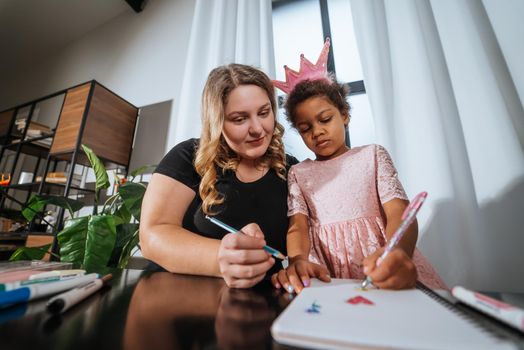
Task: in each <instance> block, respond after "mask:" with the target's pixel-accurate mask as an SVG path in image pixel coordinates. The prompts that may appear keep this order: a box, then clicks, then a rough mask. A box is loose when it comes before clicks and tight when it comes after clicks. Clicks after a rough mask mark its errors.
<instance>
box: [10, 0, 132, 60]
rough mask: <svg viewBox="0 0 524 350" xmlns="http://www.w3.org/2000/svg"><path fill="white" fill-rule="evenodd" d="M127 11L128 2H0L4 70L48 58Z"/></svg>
mask: <svg viewBox="0 0 524 350" xmlns="http://www.w3.org/2000/svg"><path fill="white" fill-rule="evenodd" d="M125 11H133V10H132V9H131V7H129V5H128V4H127V3H126V2H125V1H124V0H0V51H1V52H2V54H1V55H0V68H2V69H12V67H13V65H14V64H16V62H20V61H25V60H27V59H34V58H37V59H38V58H43V57H45V56H48V55H50V54H52V53H53V52H54V51H55V50H57V49H60V48H61V47H63V46H65V45H67V44H69V43H71V42H73V41H75V40H77V39H78V38H80V37H82V36H83V35H85V34H86V33H88V32H90V31H91V30H93V29H95V28H97V27H99V26H101V25H102V24H104V23H106V22H107V21H109V20H110V19H112V18H114V17H116V16H118V15H120V14H121V13H123V12H125Z"/></svg>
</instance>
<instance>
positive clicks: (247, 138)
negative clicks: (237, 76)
mask: <svg viewBox="0 0 524 350" xmlns="http://www.w3.org/2000/svg"><path fill="white" fill-rule="evenodd" d="M224 115H225V118H224V127H223V129H222V135H224V138H225V139H226V142H227V144H228V145H229V147H230V148H231V149H232V150H233V151H235V153H236V154H238V156H239V157H240V158H241V159H249V160H256V159H258V158H260V157H262V156H263V155H264V154H265V153H266V150H267V148H268V147H269V144H270V142H271V138H272V137H273V130H274V129H275V116H274V115H273V109H272V108H271V101H270V100H269V97H268V95H267V93H266V92H265V91H264V90H263V89H262V88H260V87H258V86H256V85H240V86H238V87H236V88H234V89H233V90H232V91H231V93H230V94H229V98H228V101H227V103H226V106H225V110H224Z"/></svg>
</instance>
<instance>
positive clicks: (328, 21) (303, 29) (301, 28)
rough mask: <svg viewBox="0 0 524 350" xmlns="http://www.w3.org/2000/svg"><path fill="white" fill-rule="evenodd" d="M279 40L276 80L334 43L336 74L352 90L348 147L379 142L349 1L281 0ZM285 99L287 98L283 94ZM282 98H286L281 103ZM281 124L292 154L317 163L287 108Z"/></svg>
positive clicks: (276, 5) (276, 16)
mask: <svg viewBox="0 0 524 350" xmlns="http://www.w3.org/2000/svg"><path fill="white" fill-rule="evenodd" d="M273 36H274V46H275V63H276V78H277V79H278V80H285V79H286V78H285V73H284V69H283V66H284V64H287V65H288V66H289V67H291V68H293V69H295V70H298V67H299V56H300V54H301V53H303V54H304V55H305V56H306V57H307V58H308V59H309V60H311V61H315V60H316V59H317V58H318V55H319V53H320V49H321V48H322V44H323V43H324V38H325V37H328V36H329V37H330V38H331V51H332V53H333V54H332V55H331V57H330V61H329V62H328V67H329V69H330V71H334V72H335V73H336V76H337V79H338V81H339V82H341V83H347V84H349V86H350V88H351V92H350V95H349V97H348V100H349V103H350V105H351V121H350V123H349V135H347V138H348V144H350V145H351V146H352V147H355V146H360V145H365V144H369V143H374V142H375V125H374V122H373V117H372V114H371V108H370V106H369V101H368V98H367V95H366V91H365V87H364V81H363V74H362V66H361V63H360V55H359V53H358V47H357V43H356V39H355V35H354V31H353V20H352V17H351V6H350V3H349V0H300V1H299V0H279V1H273ZM277 91H278V93H279V96H282V95H283V93H282V92H281V91H280V90H277ZM280 99H281V98H280ZM278 118H279V121H280V122H281V123H282V124H283V125H284V127H285V128H286V134H285V136H284V144H285V147H286V151H287V152H288V153H290V154H292V155H294V156H295V157H297V158H298V159H299V160H303V159H306V158H311V159H314V157H315V156H314V154H313V153H312V152H311V151H310V150H309V149H307V147H306V146H305V145H304V144H303V142H302V139H301V138H300V135H299V134H298V132H297V131H296V130H294V129H292V128H291V126H290V125H289V123H288V122H287V121H286V117H285V114H284V109H283V108H279V113H278Z"/></svg>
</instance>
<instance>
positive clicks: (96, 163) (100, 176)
mask: <svg viewBox="0 0 524 350" xmlns="http://www.w3.org/2000/svg"><path fill="white" fill-rule="evenodd" d="M82 149H83V150H84V152H85V153H86V155H87V158H88V159H89V163H91V168H93V171H94V172H95V177H96V186H95V190H96V191H98V190H101V189H104V188H108V187H109V186H110V183H109V177H108V176H107V171H106V168H105V167H104V164H103V163H102V161H101V160H100V159H99V158H98V157H97V156H96V154H95V152H93V150H92V149H91V148H89V147H87V146H86V145H82Z"/></svg>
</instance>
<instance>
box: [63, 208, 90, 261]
mask: <svg viewBox="0 0 524 350" xmlns="http://www.w3.org/2000/svg"><path fill="white" fill-rule="evenodd" d="M88 223H89V216H83V217H80V218H75V219H70V220H67V222H66V224H65V227H64V229H63V230H62V231H61V232H60V233H58V235H57V239H58V244H59V245H60V261H65V262H72V263H77V264H79V265H83V264H84V256H85V251H86V240H87V229H88Z"/></svg>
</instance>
